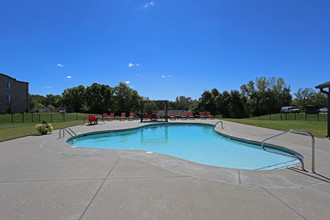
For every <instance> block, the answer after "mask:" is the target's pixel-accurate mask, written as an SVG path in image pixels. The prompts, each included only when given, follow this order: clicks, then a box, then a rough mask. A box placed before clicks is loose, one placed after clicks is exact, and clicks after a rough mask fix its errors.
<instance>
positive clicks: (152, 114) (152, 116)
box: [150, 113, 157, 121]
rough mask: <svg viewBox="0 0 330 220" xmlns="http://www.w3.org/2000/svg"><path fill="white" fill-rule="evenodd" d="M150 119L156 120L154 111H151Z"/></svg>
mask: <svg viewBox="0 0 330 220" xmlns="http://www.w3.org/2000/svg"><path fill="white" fill-rule="evenodd" d="M150 119H151V120H152V121H157V114H156V113H151V118H150Z"/></svg>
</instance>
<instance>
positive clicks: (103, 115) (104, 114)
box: [101, 113, 108, 122]
mask: <svg viewBox="0 0 330 220" xmlns="http://www.w3.org/2000/svg"><path fill="white" fill-rule="evenodd" d="M107 117H108V114H107V113H103V114H102V119H101V120H102V121H103V122H104V119H106V118H107Z"/></svg>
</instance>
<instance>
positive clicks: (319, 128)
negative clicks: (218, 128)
mask: <svg viewBox="0 0 330 220" xmlns="http://www.w3.org/2000/svg"><path fill="white" fill-rule="evenodd" d="M223 120H227V121H232V122H237V123H242V124H247V125H254V126H258V127H264V128H272V129H276V130H280V131H287V130H290V129H296V130H303V131H308V132H310V133H312V134H313V135H314V136H315V137H320V138H325V137H326V135H327V134H326V133H327V122H326V121H325V120H324V121H323V120H322V121H305V120H265V119H264V120H259V119H253V118H248V119H229V118H225V119H223Z"/></svg>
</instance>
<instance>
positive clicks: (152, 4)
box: [144, 0, 155, 8]
mask: <svg viewBox="0 0 330 220" xmlns="http://www.w3.org/2000/svg"><path fill="white" fill-rule="evenodd" d="M154 5H155V2H154V1H153V0H151V1H150V2H147V3H145V4H144V7H145V8H149V7H151V6H154Z"/></svg>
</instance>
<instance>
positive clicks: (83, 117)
mask: <svg viewBox="0 0 330 220" xmlns="http://www.w3.org/2000/svg"><path fill="white" fill-rule="evenodd" d="M82 117H83V119H84V121H83V123H82V124H85V122H86V118H85V116H82Z"/></svg>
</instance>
